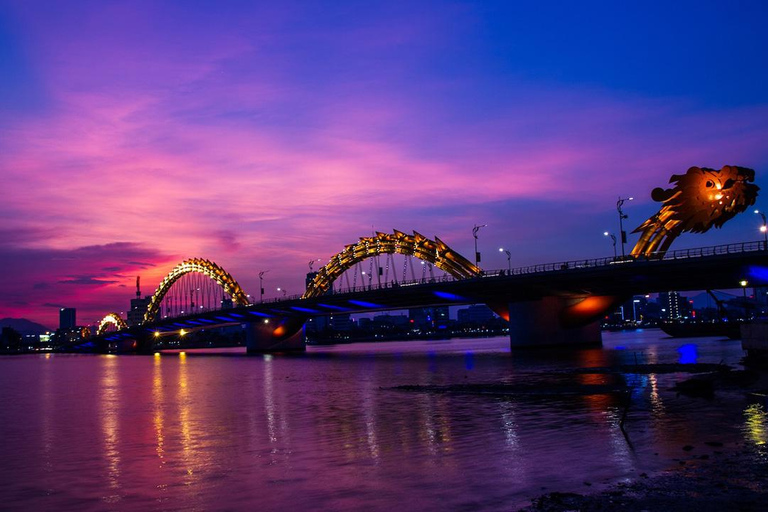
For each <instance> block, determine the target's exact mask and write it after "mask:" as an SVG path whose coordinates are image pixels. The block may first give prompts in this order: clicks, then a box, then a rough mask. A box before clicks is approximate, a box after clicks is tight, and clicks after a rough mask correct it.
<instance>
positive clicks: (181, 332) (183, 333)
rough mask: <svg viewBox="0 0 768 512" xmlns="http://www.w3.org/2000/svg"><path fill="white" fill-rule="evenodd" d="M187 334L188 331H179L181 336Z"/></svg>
mask: <svg viewBox="0 0 768 512" xmlns="http://www.w3.org/2000/svg"><path fill="white" fill-rule="evenodd" d="M186 334H187V331H185V330H184V329H181V330H180V331H179V336H185V335H186Z"/></svg>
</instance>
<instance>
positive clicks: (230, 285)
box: [144, 258, 250, 323]
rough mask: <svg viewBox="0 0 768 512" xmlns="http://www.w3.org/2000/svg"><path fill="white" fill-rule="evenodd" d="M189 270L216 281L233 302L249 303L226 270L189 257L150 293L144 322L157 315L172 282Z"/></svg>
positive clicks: (208, 262)
mask: <svg viewBox="0 0 768 512" xmlns="http://www.w3.org/2000/svg"><path fill="white" fill-rule="evenodd" d="M190 272H197V273H199V274H203V275H205V276H208V277H209V278H211V279H213V280H214V281H216V283H217V284H218V285H219V286H221V287H222V288H223V289H224V292H225V293H228V294H229V295H230V296H231V297H232V302H234V303H235V304H238V305H240V306H247V305H248V304H250V302H249V301H248V296H247V295H246V294H245V292H244V291H243V289H242V288H241V287H240V285H239V284H237V281H235V280H234V278H233V277H232V276H231V275H229V273H228V272H227V271H226V270H224V269H223V268H221V267H220V266H218V265H217V264H216V263H214V262H212V261H208V260H204V259H202V258H191V259H188V260H184V261H182V262H181V263H179V264H178V265H176V266H175V267H174V268H173V270H171V271H170V272H169V273H168V275H167V276H165V278H164V279H163V281H162V282H161V283H160V286H158V287H157V290H155V293H154V295H152V300H151V301H150V303H149V306H147V312H146V313H145V314H144V323H147V322H152V321H154V320H155V319H156V318H157V315H158V313H159V312H160V303H161V302H162V301H163V297H165V294H166V293H168V290H170V289H171V286H173V283H175V282H176V281H178V279H179V278H180V277H181V276H183V275H184V274H189V273H190Z"/></svg>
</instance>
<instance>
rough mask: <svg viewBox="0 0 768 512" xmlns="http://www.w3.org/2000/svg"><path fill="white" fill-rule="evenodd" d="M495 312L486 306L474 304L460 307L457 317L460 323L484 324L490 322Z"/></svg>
mask: <svg viewBox="0 0 768 512" xmlns="http://www.w3.org/2000/svg"><path fill="white" fill-rule="evenodd" d="M494 316H495V314H494V313H493V311H491V310H490V309H489V308H488V306H483V305H481V304H480V305H476V306H469V307H468V308H465V309H460V310H459V311H458V313H457V318H458V320H459V323H460V324H474V325H485V324H487V323H488V322H490V321H491V320H492V319H493V317H494Z"/></svg>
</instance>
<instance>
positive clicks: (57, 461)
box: [0, 330, 768, 511]
mask: <svg viewBox="0 0 768 512" xmlns="http://www.w3.org/2000/svg"><path fill="white" fill-rule="evenodd" d="M742 355H743V354H742V351H741V347H740V342H739V341H728V340H721V339H717V338H699V339H694V340H685V341H682V340H675V339H670V338H666V337H665V336H664V334H663V333H661V332H660V331H657V330H647V331H636V332H624V333H604V347H603V348H602V349H592V350H579V351H562V350H554V349H553V350H551V351H547V352H543V353H542V352H528V353H526V352H523V353H514V354H512V353H510V351H509V348H508V340H507V339H505V338H493V339H479V340H450V341H433V342H429V341H411V342H388V343H376V344H373V343H365V344H364V343H360V344H351V345H337V346H327V347H310V348H309V349H308V351H307V353H306V354H304V355H300V356H278V355H275V356H263V357H262V356H256V357H253V356H250V357H249V356H246V355H245V354H244V353H243V349H232V350H221V351H219V352H214V353H211V352H210V351H204V352H193V351H189V352H186V353H166V354H162V355H158V356H155V357H152V356H99V355H66V354H48V355H26V356H17V357H3V358H0V389H2V392H1V394H0V439H2V449H1V451H0V457H1V459H0V508H2V509H4V510H44V509H47V510H52V509H57V510H253V509H257V508H258V509H260V510H363V509H365V510H369V511H378V510H382V511H383V510H392V509H393V508H395V507H397V508H400V509H402V510H407V511H420V510H425V511H426V510H436V509H440V510H514V509H515V508H517V507H519V506H523V505H525V504H526V503H528V502H529V501H530V499H531V498H533V497H535V496H536V495H538V494H542V493H545V492H552V491H576V492H585V491H591V490H595V489H599V488H601V486H605V485H608V484H612V483H616V482H619V481H623V480H632V479H637V478H639V476H640V474H641V473H647V474H651V475H652V474H654V473H656V472H659V471H663V470H667V469H670V468H673V467H676V466H677V465H678V464H679V459H681V458H683V457H684V456H685V455H686V452H684V451H683V450H682V447H683V446H685V445H693V446H695V447H696V448H695V449H696V450H698V452H695V453H702V454H703V453H705V450H706V449H708V447H707V445H704V444H703V443H704V442H706V441H716V442H722V443H724V444H725V445H729V444H733V445H735V444H737V443H738V444H740V445H742V446H747V447H754V448H755V450H757V449H758V447H759V446H760V445H761V444H764V443H765V442H766V440H768V420H767V419H766V412H765V407H764V404H759V403H758V404H754V403H749V402H748V401H747V400H746V398H743V397H741V395H733V396H731V395H718V396H716V397H715V399H714V400H711V401H709V400H704V399H694V398H687V397H684V396H677V395H676V394H675V393H674V392H672V391H670V388H671V387H672V385H673V384H674V383H675V382H677V381H680V380H683V379H685V378H687V377H688V376H689V375H687V374H683V373H673V374H658V375H655V374H651V375H634V374H626V375H619V376H616V375H606V374H603V373H574V372H571V371H570V370H572V369H574V368H579V367H582V368H583V367H603V366H610V365H615V364H620V363H627V364H634V363H635V362H638V363H674V362H682V363H692V362H699V363H719V362H721V361H722V362H725V363H731V364H737V363H738V361H739V360H740V359H741V357H742ZM619 381H621V382H619ZM622 382H623V383H626V384H628V385H629V386H630V388H631V389H632V392H631V399H630V400H629V408H628V413H627V417H626V432H627V436H625V435H624V434H622V431H621V429H620V428H619V420H620V418H621V415H622V412H623V410H624V407H625V404H626V403H627V400H625V399H622V396H626V395H621V394H617V393H615V392H613V391H612V389H611V387H612V386H615V385H617V384H621V383H622ZM498 384H506V385H509V386H511V387H510V388H509V389H511V390H513V391H510V392H508V393H502V394H498V393H496V394H483V393H481V392H475V391H477V389H482V386H480V385H498ZM472 385H478V386H479V387H473V386H472ZM583 385H605V386H606V390H605V392H603V393H597V394H595V393H588V394H585V393H581V392H575V393H571V392H564V391H563V390H565V391H568V390H573V389H577V390H578V389H581V388H579V386H583ZM396 386H449V387H448V388H439V387H438V388H434V387H426V388H419V387H409V388H408V389H393V388H395V387H396ZM462 390H474V391H473V392H463V391H462ZM709 449H711V448H709Z"/></svg>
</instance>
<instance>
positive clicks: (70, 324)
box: [59, 308, 77, 329]
mask: <svg viewBox="0 0 768 512" xmlns="http://www.w3.org/2000/svg"><path fill="white" fill-rule="evenodd" d="M76 311H77V310H76V309H75V308H61V310H59V329H73V328H74V327H76V326H77V313H76Z"/></svg>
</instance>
